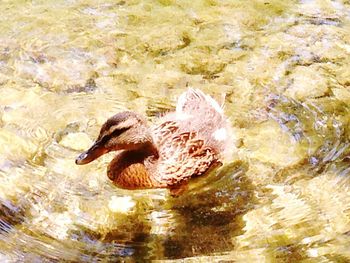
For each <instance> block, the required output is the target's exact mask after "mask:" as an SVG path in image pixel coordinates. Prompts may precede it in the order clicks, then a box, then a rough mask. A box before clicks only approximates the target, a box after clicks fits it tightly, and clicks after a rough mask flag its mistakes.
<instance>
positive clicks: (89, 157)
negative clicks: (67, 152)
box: [75, 142, 108, 165]
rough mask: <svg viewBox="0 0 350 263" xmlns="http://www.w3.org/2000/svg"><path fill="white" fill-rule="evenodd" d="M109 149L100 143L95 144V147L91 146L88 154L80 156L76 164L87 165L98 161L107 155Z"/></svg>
mask: <svg viewBox="0 0 350 263" xmlns="http://www.w3.org/2000/svg"><path fill="white" fill-rule="evenodd" d="M107 152H108V151H107V149H106V148H105V147H103V146H101V145H99V143H98V142H96V143H94V145H92V146H91V148H90V149H89V150H87V151H86V152H83V153H82V154H80V155H79V156H78V157H77V158H76V159H75V163H76V164H79V165H81V164H87V163H90V162H92V161H93V160H96V159H97V158H98V157H100V156H101V155H103V154H105V153H107Z"/></svg>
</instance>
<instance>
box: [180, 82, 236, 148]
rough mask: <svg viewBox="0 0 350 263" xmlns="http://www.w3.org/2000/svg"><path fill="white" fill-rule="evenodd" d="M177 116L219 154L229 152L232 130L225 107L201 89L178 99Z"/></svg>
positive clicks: (191, 91) (188, 91) (193, 90)
mask: <svg viewBox="0 0 350 263" xmlns="http://www.w3.org/2000/svg"><path fill="white" fill-rule="evenodd" d="M176 116H177V118H178V119H180V120H182V121H183V123H184V126H190V127H191V128H194V129H195V130H197V131H198V133H199V134H200V135H201V136H202V137H204V139H205V141H206V144H207V145H208V146H210V147H212V148H214V149H216V150H217V151H218V152H221V153H224V154H225V155H226V153H225V152H227V150H228V147H230V144H231V141H232V140H231V136H230V134H231V128H230V124H229V121H228V120H227V118H226V117H225V115H224V110H223V107H222V106H220V105H219V103H218V102H217V101H216V100H214V99H213V98H212V97H211V96H209V95H206V94H204V93H203V92H202V91H201V90H199V89H193V88H190V89H188V90H187V91H186V92H184V93H183V94H182V95H181V96H180V97H179V99H178V103H177V106H176Z"/></svg>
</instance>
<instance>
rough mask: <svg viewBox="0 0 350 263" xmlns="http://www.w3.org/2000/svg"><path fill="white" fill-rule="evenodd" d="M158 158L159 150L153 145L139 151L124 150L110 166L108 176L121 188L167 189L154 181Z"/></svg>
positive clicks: (145, 146)
mask: <svg viewBox="0 0 350 263" xmlns="http://www.w3.org/2000/svg"><path fill="white" fill-rule="evenodd" d="M158 158H159V154H158V149H157V148H156V146H155V145H154V144H153V143H150V144H147V145H144V146H143V147H142V148H139V149H137V150H124V151H122V152H120V153H119V154H117V155H116V157H114V159H113V160H112V162H111V163H110V164H109V166H108V170H107V175H108V177H109V179H111V180H112V181H113V183H114V184H115V185H117V186H118V187H120V188H125V189H146V188H155V187H165V186H162V185H161V184H160V183H159V182H158V181H157V180H155V179H154V173H156V162H157V159H158Z"/></svg>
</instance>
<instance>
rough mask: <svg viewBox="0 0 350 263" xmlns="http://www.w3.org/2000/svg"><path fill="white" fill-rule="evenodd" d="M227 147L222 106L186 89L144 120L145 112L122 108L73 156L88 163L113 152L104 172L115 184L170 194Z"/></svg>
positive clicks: (212, 163)
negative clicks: (166, 107)
mask: <svg viewBox="0 0 350 263" xmlns="http://www.w3.org/2000/svg"><path fill="white" fill-rule="evenodd" d="M229 147H230V124H229V121H228V119H227V118H226V117H225V115H224V110H223V105H221V106H220V105H219V103H218V102H217V101H216V100H215V99H213V97H211V96H210V95H207V94H205V93H204V92H202V91H201V90H199V89H194V88H189V89H188V90H186V91H185V92H183V93H182V94H181V95H180V96H179V98H178V101H177V104H176V109H175V111H173V112H169V113H166V114H164V115H163V116H161V117H159V118H158V120H157V121H156V122H155V124H153V125H149V124H148V122H147V121H146V119H145V117H143V116H141V115H140V114H138V113H136V112H133V111H123V112H120V113H117V114H116V115H114V116H112V117H110V118H109V119H108V120H107V121H106V122H105V123H104V124H103V125H102V127H101V129H100V133H99V135H98V137H97V139H96V141H95V142H94V143H93V144H92V146H91V147H90V148H89V149H88V150H87V151H85V152H83V153H81V154H80V155H79V156H78V157H77V158H76V160H75V163H76V164H77V165H84V164H88V163H90V162H92V161H94V160H96V159H97V158H99V157H100V156H102V155H104V154H106V153H109V152H111V151H115V152H116V155H115V157H114V158H113V159H112V161H111V162H110V163H109V165H108V168H107V176H108V178H109V179H110V180H111V181H112V182H113V184H114V185H116V186H117V187H119V188H123V189H129V190H136V189H152V188H168V189H170V190H171V191H173V192H174V193H176V191H178V190H179V189H184V188H185V187H186V185H187V184H188V182H189V180H190V179H191V178H194V177H199V176H202V175H204V174H206V173H207V172H209V171H210V170H212V169H214V168H216V167H219V166H221V165H222V164H223V161H224V159H225V156H227V153H228V152H229Z"/></svg>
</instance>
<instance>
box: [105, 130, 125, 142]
mask: <svg viewBox="0 0 350 263" xmlns="http://www.w3.org/2000/svg"><path fill="white" fill-rule="evenodd" d="M127 130H129V128H122V129H115V130H114V131H113V132H112V133H110V134H108V135H105V136H103V137H102V139H101V142H102V143H105V142H107V141H108V140H109V139H111V138H112V137H118V136H119V135H121V134H122V133H123V132H125V131H127Z"/></svg>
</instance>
